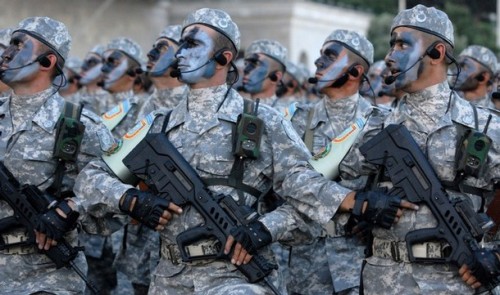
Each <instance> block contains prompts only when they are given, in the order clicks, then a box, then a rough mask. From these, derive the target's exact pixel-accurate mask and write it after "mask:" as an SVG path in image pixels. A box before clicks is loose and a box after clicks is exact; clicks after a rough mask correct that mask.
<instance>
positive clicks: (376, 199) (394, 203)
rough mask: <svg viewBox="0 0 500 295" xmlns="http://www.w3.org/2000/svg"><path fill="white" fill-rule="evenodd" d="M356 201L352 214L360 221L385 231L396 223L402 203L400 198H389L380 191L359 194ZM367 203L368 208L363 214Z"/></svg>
mask: <svg viewBox="0 0 500 295" xmlns="http://www.w3.org/2000/svg"><path fill="white" fill-rule="evenodd" d="M354 200H355V202H354V207H353V209H352V213H351V214H352V215H353V216H354V217H355V218H356V219H357V220H358V221H366V222H368V223H370V224H373V225H377V226H380V227H382V228H385V229H389V228H390V227H391V226H392V224H393V223H394V219H395V218H396V213H397V211H398V208H399V206H400V202H401V198H400V197H397V196H389V195H387V194H384V193H382V192H378V191H367V192H357V193H356V195H355V196H354ZM365 201H366V202H367V206H366V210H365V212H363V204H364V203H365Z"/></svg>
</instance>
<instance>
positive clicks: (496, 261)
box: [471, 248, 500, 290]
mask: <svg viewBox="0 0 500 295" xmlns="http://www.w3.org/2000/svg"><path fill="white" fill-rule="evenodd" d="M474 258H475V260H476V265H475V267H473V268H472V270H471V272H472V275H474V276H475V277H476V278H477V280H479V282H481V284H482V285H483V286H484V288H486V289H487V290H491V289H493V288H495V287H496V286H497V285H498V284H499V283H500V253H499V252H498V250H497V249H484V248H481V249H478V250H475V251H474Z"/></svg>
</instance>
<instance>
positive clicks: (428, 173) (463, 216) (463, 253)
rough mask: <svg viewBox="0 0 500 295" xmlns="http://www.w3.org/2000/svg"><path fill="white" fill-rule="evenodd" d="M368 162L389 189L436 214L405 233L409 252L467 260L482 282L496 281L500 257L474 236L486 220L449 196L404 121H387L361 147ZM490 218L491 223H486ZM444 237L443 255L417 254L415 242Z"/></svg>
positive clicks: (499, 276) (410, 254)
mask: <svg viewBox="0 0 500 295" xmlns="http://www.w3.org/2000/svg"><path fill="white" fill-rule="evenodd" d="M360 151H361V153H362V154H363V156H365V158H366V160H367V161H368V162H369V163H373V164H377V165H383V166H384V168H385V169H386V171H387V173H388V175H389V177H390V179H391V182H392V183H393V185H394V187H393V188H392V189H391V191H390V192H389V194H396V195H399V196H401V197H406V198H407V199H408V201H410V202H412V203H416V204H419V203H425V205H427V206H428V207H429V209H430V210H431V212H432V214H433V216H434V217H435V218H436V220H437V226H436V227H435V228H424V229H417V230H413V231H410V232H408V233H407V234H406V237H405V240H406V247H407V249H408V258H409V260H410V261H411V262H416V263H453V264H455V265H457V266H458V267H460V266H462V265H463V264H466V265H467V266H468V267H469V269H471V271H472V273H473V274H474V275H475V276H476V277H477V278H478V279H479V280H480V282H481V284H482V286H483V287H485V288H487V289H492V288H494V287H495V286H496V285H497V284H498V283H499V282H500V267H499V265H500V263H499V261H498V259H499V258H498V257H497V255H495V251H493V250H486V249H481V248H480V247H479V244H478V240H479V239H480V238H481V237H482V235H484V233H485V232H486V231H485V228H487V227H488V225H489V224H488V222H484V221H485V220H484V218H479V217H478V214H476V213H475V212H474V211H473V210H472V209H471V208H470V207H469V206H468V205H467V204H466V203H464V202H460V201H459V202H454V203H453V202H451V201H450V199H449V197H448V194H447V193H446V191H445V189H444V187H443V186H442V184H441V182H440V181H439V179H438V177H437V175H436V173H435V172H434V170H433V169H432V167H431V165H430V164H429V162H428V160H427V158H426V157H425V155H424V154H423V153H422V151H421V150H420V148H419V147H418V145H417V143H416V142H415V140H414V139H413V137H412V136H411V134H410V132H409V131H408V130H407V129H406V127H405V126H404V125H389V126H387V127H386V128H385V129H384V130H382V131H381V132H380V133H379V134H377V135H376V136H375V137H373V138H372V139H371V140H369V141H368V142H367V143H365V144H364V145H363V146H361V147H360ZM490 224H491V223H490ZM429 241H442V242H445V243H446V244H448V245H449V246H450V249H449V250H450V251H449V255H447V256H445V257H443V258H423V257H415V256H414V253H413V251H412V246H413V245H415V244H417V243H422V242H429Z"/></svg>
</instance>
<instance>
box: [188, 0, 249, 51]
mask: <svg viewBox="0 0 500 295" xmlns="http://www.w3.org/2000/svg"><path fill="white" fill-rule="evenodd" d="M195 24H201V25H205V26H208V27H210V28H212V29H214V30H216V31H217V32H219V33H221V34H223V35H224V36H226V37H227V38H228V39H229V40H231V42H232V43H233V45H234V48H235V49H236V51H239V50H240V30H239V29H238V26H237V25H236V23H235V22H233V20H232V19H231V16H229V14H227V12H225V11H223V10H220V9H213V8H201V9H198V10H196V11H194V12H192V13H190V14H189V15H188V16H187V17H186V19H185V20H184V22H183V24H182V32H184V30H185V29H186V28H187V27H189V26H191V25H195Z"/></svg>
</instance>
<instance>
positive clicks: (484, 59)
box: [450, 45, 498, 114]
mask: <svg viewBox="0 0 500 295" xmlns="http://www.w3.org/2000/svg"><path fill="white" fill-rule="evenodd" d="M457 61H458V64H459V65H460V72H458V73H459V74H458V76H455V79H453V81H452V82H451V83H450V85H451V86H452V87H453V89H454V90H458V91H460V92H461V93H462V96H463V98H465V99H466V100H468V101H470V102H472V103H474V104H475V105H476V106H478V107H482V108H486V109H489V110H495V106H494V105H493V102H492V101H491V95H490V92H491V91H490V89H491V88H492V86H493V83H494V79H495V73H496V71H497V69H496V67H497V58H496V56H495V54H494V53H493V52H492V51H491V50H489V49H488V48H486V47H483V46H479V45H471V46H468V47H467V48H465V49H464V50H463V51H462V52H461V53H460V55H459V56H458V58H457ZM494 113H496V114H498V112H494Z"/></svg>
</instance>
